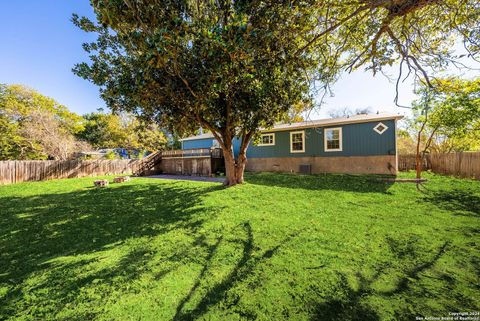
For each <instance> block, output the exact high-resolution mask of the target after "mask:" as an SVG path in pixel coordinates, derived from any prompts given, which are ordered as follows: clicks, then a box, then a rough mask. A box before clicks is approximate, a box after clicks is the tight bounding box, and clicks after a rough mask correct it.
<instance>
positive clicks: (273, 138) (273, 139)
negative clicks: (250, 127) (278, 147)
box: [257, 133, 275, 146]
mask: <svg viewBox="0 0 480 321" xmlns="http://www.w3.org/2000/svg"><path fill="white" fill-rule="evenodd" d="M263 136H272V143H271V144H262V143H259V144H257V146H274V145H275V133H268V134H260V141H261V142H262V141H263V140H262V138H263Z"/></svg>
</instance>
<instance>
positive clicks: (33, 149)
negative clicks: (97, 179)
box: [0, 85, 168, 160]
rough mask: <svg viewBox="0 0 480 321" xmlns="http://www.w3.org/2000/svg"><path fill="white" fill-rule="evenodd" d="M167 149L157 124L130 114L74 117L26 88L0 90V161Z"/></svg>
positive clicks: (99, 114)
mask: <svg viewBox="0 0 480 321" xmlns="http://www.w3.org/2000/svg"><path fill="white" fill-rule="evenodd" d="M167 143H168V141H167V133H166V132H165V131H164V130H162V129H161V128H159V126H158V125H157V124H155V123H152V122H144V121H141V120H139V119H137V118H136V117H134V116H133V115H132V114H128V113H120V114H118V115H117V114H107V113H103V112H97V113H90V114H86V115H84V116H80V115H78V114H76V113H73V112H71V111H69V110H68V108H67V107H66V106H63V105H61V104H59V103H58V102H57V101H55V100H54V99H53V98H50V97H47V96H45V95H42V94H41V93H39V92H37V91H35V90H33V89H30V88H28V87H25V86H22V85H0V160H11V159H47V158H53V159H59V160H65V159H70V158H72V157H75V156H76V153H79V152H85V151H90V150H91V149H92V147H94V148H125V149H127V150H129V151H132V150H135V151H148V152H153V151H157V150H162V149H165V148H167V146H166V145H167Z"/></svg>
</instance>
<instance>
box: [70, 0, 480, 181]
mask: <svg viewBox="0 0 480 321" xmlns="http://www.w3.org/2000/svg"><path fill="white" fill-rule="evenodd" d="M91 3H92V6H93V7H94V10H95V12H96V20H97V21H96V22H92V21H90V20H88V19H86V18H79V17H78V16H74V19H73V20H74V23H75V24H76V25H77V26H79V27H80V28H82V29H83V30H85V31H87V32H94V33H97V34H98V40H97V41H96V42H93V43H89V44H84V49H85V50H86V51H87V52H89V53H90V58H91V63H90V64H87V63H81V64H79V65H77V66H76V67H75V68H74V72H75V73H76V74H77V75H79V76H81V77H83V78H85V79H89V80H90V81H92V82H93V83H95V84H97V85H99V86H100V88H101V94H102V97H103V98H104V100H105V101H106V102H107V104H108V106H110V107H111V108H112V109H113V110H126V111H130V112H134V113H138V114H141V115H142V116H144V117H147V118H150V119H155V120H156V121H157V122H159V123H161V124H166V125H167V126H168V127H169V128H170V129H172V130H173V129H174V130H175V131H176V132H178V133H179V134H180V135H181V134H183V133H191V132H193V131H194V130H195V128H198V126H202V127H203V128H205V129H208V130H210V131H211V132H212V134H213V135H214V136H215V138H216V139H217V140H218V142H219V144H220V146H221V147H222V149H223V151H224V155H225V161H226V169H227V183H228V184H231V185H233V184H236V183H239V182H242V181H243V170H244V167H245V163H246V154H245V151H246V148H247V146H248V144H249V142H250V140H251V138H252V137H254V136H255V135H256V134H257V133H258V130H259V128H261V127H265V128H268V127H271V126H273V124H274V123H275V122H277V121H281V120H285V117H288V113H289V111H290V112H291V108H292V106H294V105H295V104H298V102H300V101H308V100H309V98H310V97H309V91H310V90H311V89H312V88H313V87H312V84H313V83H315V82H316V83H321V84H325V85H327V84H328V83H329V82H331V81H334V80H335V78H336V76H337V75H338V73H339V72H340V71H342V70H345V69H346V70H350V71H351V70H354V69H357V68H360V67H362V66H363V67H366V68H367V69H370V70H372V71H373V72H374V73H376V72H378V71H381V70H382V68H383V67H384V66H391V65H392V64H393V63H395V62H399V61H400V65H401V66H402V67H403V66H406V67H407V68H408V71H409V74H410V73H413V74H414V75H416V76H417V77H418V78H420V79H421V80H423V81H424V82H426V83H427V84H428V85H431V82H430V79H429V77H428V74H427V72H428V69H427V68H426V67H428V68H430V69H435V68H444V67H445V66H446V65H448V64H449V63H451V61H452V60H455V59H456V58H458V57H455V56H454V55H453V53H452V51H451V48H452V47H453V46H452V44H453V43H454V41H455V40H456V39H457V38H458V37H461V38H462V40H464V43H465V47H466V49H467V50H468V51H469V54H470V55H472V56H474V55H476V54H478V52H479V48H478V43H479V42H480V41H479V37H480V32H478V21H479V12H480V9H479V5H478V1H476V0H444V1H431V0H415V1H412V0H396V1H391V0H362V1H353V2H352V1H346V0H341V1H337V0H336V1H318V0H317V1H315V0H311V1H224V0H221V1H201V0H200V1H192V0H183V1H182V0H169V1H162V2H139V1H130V0H107V1H98V0H92V1H91ZM401 70H402V69H401ZM400 76H401V72H400V73H399V77H400ZM294 114H295V113H294ZM234 136H237V137H239V138H240V140H241V146H240V149H239V154H238V157H237V158H236V159H235V157H234V155H233V152H232V139H233V137H234Z"/></svg>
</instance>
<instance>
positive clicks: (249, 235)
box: [173, 222, 291, 320]
mask: <svg viewBox="0 0 480 321" xmlns="http://www.w3.org/2000/svg"><path fill="white" fill-rule="evenodd" d="M238 228H241V230H243V234H244V235H243V237H240V238H238V239H236V240H235V242H236V243H239V244H240V245H241V248H242V256H241V257H240V259H239V260H238V261H237V262H236V264H235V265H234V266H233V268H232V269H231V270H230V272H229V273H228V274H227V276H226V277H225V278H224V279H223V280H222V281H220V282H219V283H217V284H215V285H214V286H213V287H211V288H210V289H208V290H207V291H206V293H205V294H204V295H202V297H201V298H200V300H199V302H198V303H197V304H196V305H195V306H194V308H193V309H190V310H186V309H185V305H186V303H188V302H189V301H190V300H191V299H192V297H193V296H194V295H195V293H196V292H197V291H198V289H199V287H200V286H201V284H202V282H204V281H205V274H206V272H207V271H208V269H209V268H210V267H211V266H210V264H211V261H212V258H213V256H214V254H215V252H216V250H217V248H218V246H219V245H220V243H221V242H222V238H219V239H218V240H217V242H216V243H215V245H214V246H212V247H211V249H210V252H209V255H208V258H207V261H206V263H205V265H204V267H203V269H202V271H201V272H200V274H199V276H198V277H197V279H196V281H195V284H194V285H193V286H192V288H191V289H190V291H189V293H188V294H187V295H186V296H185V297H184V298H183V299H182V300H181V301H180V304H179V305H178V306H177V309H176V314H175V316H174V317H173V320H196V319H198V318H200V317H201V316H202V315H204V314H205V313H206V312H207V311H208V309H209V307H211V306H214V305H216V304H218V303H219V302H220V301H222V300H224V301H226V302H225V304H226V305H227V307H228V308H229V309H232V310H234V311H235V312H236V313H238V314H239V315H241V316H242V317H243V318H245V319H247V320H255V319H256V316H255V313H254V312H253V311H244V310H242V309H239V308H238V307H237V303H238V300H239V298H238V297H237V298H233V299H232V298H230V299H228V298H227V296H228V291H229V290H230V289H231V288H233V287H234V286H235V285H236V284H237V283H238V282H241V281H243V280H245V279H246V278H247V277H248V276H249V275H250V274H251V273H252V272H253V271H254V270H255V268H256V267H257V266H258V264H260V263H262V262H264V261H266V260H268V259H270V258H271V257H272V256H273V255H275V254H276V253H277V251H278V250H279V248H280V246H281V245H280V244H282V245H284V244H286V243H287V242H288V241H289V240H290V239H291V237H290V236H287V237H286V238H285V239H284V240H283V241H281V242H280V243H279V245H276V246H274V247H272V248H270V249H268V250H266V251H264V252H263V253H261V254H260V255H256V256H255V255H253V250H254V247H255V244H254V237H253V232H252V227H251V226H250V223H249V222H245V223H243V224H241V225H240V226H237V229H238ZM185 310H186V311H185Z"/></svg>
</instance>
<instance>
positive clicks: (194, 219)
mask: <svg viewBox="0 0 480 321" xmlns="http://www.w3.org/2000/svg"><path fill="white" fill-rule="evenodd" d="M219 189H222V186H217V185H215V186H211V185H207V186H200V187H198V186H189V187H188V188H184V187H182V185H181V184H180V183H178V182H172V183H163V184H135V185H133V184H126V185H122V186H115V188H104V189H96V188H92V189H83V190H79V191H74V192H69V193H61V194H40V195H36V196H30V197H3V198H0V211H1V215H0V289H1V287H3V288H4V289H5V288H8V289H10V290H8V292H7V293H6V294H4V295H3V296H0V315H1V316H8V315H10V316H12V315H15V314H16V313H19V312H20V311H19V309H22V304H23V305H25V304H26V303H25V302H23V299H22V297H23V295H25V293H23V292H24V289H23V288H22V284H23V283H24V282H25V281H26V280H27V279H28V278H30V277H32V276H33V275H36V274H38V273H39V272H41V273H40V274H39V275H43V276H42V277H43V279H41V281H39V282H38V287H40V288H41V287H44V288H45V289H44V291H47V292H49V297H48V299H49V300H50V301H52V300H53V302H55V303H56V305H57V307H58V306H59V304H60V306H61V302H64V303H65V302H68V301H69V300H70V299H73V297H75V296H76V295H77V294H78V292H79V289H81V288H82V287H84V286H85V285H88V284H91V283H92V282H99V283H102V282H110V281H111V280H112V278H113V277H120V278H123V279H124V280H125V281H128V280H132V279H135V278H136V277H138V275H139V274H140V273H141V268H142V266H144V265H145V261H146V260H148V259H149V256H148V254H149V253H148V251H150V249H149V248H148V244H146V245H145V246H143V247H142V246H140V247H139V248H134V249H132V250H131V251H129V252H128V253H126V254H125V255H124V256H123V257H122V258H121V259H120V260H119V261H118V262H117V263H116V264H115V265H114V266H108V265H106V266H105V267H104V268H103V269H101V270H99V271H94V272H92V273H86V274H85V275H71V273H78V271H81V270H82V267H88V265H89V264H90V263H92V262H91V261H92V260H91V259H85V260H83V259H80V258H81V256H82V255H87V256H88V255H89V254H92V253H95V252H97V251H104V250H105V249H106V248H108V247H111V246H116V245H119V244H122V243H123V242H126V241H128V240H132V239H135V238H141V237H153V236H156V235H159V234H163V233H167V232H169V231H171V230H173V229H178V228H182V229H184V230H186V231H190V232H189V233H191V234H192V235H194V236H195V237H197V238H200V237H201V236H200V234H201V233H199V232H197V230H198V229H199V228H200V227H201V226H202V224H203V222H204V220H206V219H211V217H207V216H210V215H215V213H216V211H218V210H219V209H220V207H215V208H214V207H208V208H206V207H205V206H204V205H203V203H202V198H203V196H205V194H207V193H210V192H214V191H216V190H219ZM65 257H75V258H77V259H75V260H74V261H62V260H60V261H58V260H57V259H58V258H65ZM182 257H184V255H182V254H181V253H180V254H174V255H173V256H172V257H170V258H168V259H169V261H172V262H174V261H175V260H181V258H182ZM166 273H168V271H163V272H162V273H159V275H158V277H159V278H161V277H162V275H165V274H166ZM45 278H46V279H45ZM36 287H37V286H36V285H35V286H34V287H33V288H31V289H30V291H32V290H35V289H37V288H36ZM53 289H54V290H53ZM37 290H38V289H37ZM52 290H53V291H52ZM105 292H107V293H108V291H105ZM44 293H46V292H44ZM1 294H2V293H0V295H1ZM55 300H56V301H55ZM23 308H27V307H26V306H23ZM92 313H93V312H92ZM88 317H89V316H87V315H79V316H78V318H79V319H84V318H88Z"/></svg>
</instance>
